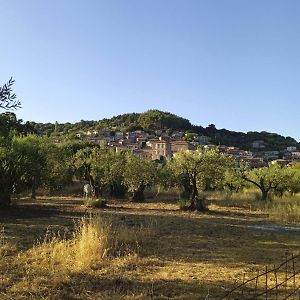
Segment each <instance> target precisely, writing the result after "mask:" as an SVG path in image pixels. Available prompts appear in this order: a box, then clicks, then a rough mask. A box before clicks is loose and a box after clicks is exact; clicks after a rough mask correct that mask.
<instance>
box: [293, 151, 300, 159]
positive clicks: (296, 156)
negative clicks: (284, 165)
mask: <svg viewBox="0 0 300 300" xmlns="http://www.w3.org/2000/svg"><path fill="white" fill-rule="evenodd" d="M292 160H296V161H300V151H294V152H292Z"/></svg>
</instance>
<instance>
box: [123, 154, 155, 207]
mask: <svg viewBox="0 0 300 300" xmlns="http://www.w3.org/2000/svg"><path fill="white" fill-rule="evenodd" d="M156 180H157V166H156V163H155V162H153V161H148V160H143V159H141V158H139V157H137V156H135V155H133V154H130V153H128V154H127V155H126V164H125V170H124V179H123V183H124V185H125V186H126V187H127V188H128V191H129V192H130V193H131V194H132V195H131V200H132V201H136V202H138V201H144V200H145V195H144V191H145V189H146V187H148V186H151V185H153V184H155V183H156Z"/></svg>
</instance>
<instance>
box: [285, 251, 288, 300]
mask: <svg viewBox="0 0 300 300" xmlns="http://www.w3.org/2000/svg"><path fill="white" fill-rule="evenodd" d="M287 295H288V252H287V251H286V252H285V297H287Z"/></svg>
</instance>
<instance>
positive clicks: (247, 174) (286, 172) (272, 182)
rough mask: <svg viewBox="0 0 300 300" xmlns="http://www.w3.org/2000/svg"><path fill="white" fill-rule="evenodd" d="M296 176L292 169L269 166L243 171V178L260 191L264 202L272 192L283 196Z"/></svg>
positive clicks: (274, 165)
mask: <svg viewBox="0 0 300 300" xmlns="http://www.w3.org/2000/svg"><path fill="white" fill-rule="evenodd" d="M294 175H295V172H294V171H293V170H292V169H289V168H282V167H280V166H279V165H278V164H269V165H268V166H267V167H263V168H256V169H252V170H248V171H243V172H242V174H241V177H242V178H243V179H244V180H245V181H247V182H249V183H251V184H253V185H254V186H256V187H257V188H259V189H260V191H261V199H262V200H268V199H269V197H270V192H271V191H273V192H275V194H277V195H281V196H282V195H283V193H284V192H285V191H288V190H289V189H290V187H291V185H290V183H291V182H292V179H293V177H294Z"/></svg>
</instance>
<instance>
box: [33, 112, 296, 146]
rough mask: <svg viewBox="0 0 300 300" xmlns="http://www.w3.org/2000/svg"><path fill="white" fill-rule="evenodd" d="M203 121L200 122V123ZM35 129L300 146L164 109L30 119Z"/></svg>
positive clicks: (271, 135) (275, 136) (288, 139)
mask: <svg viewBox="0 0 300 300" xmlns="http://www.w3.org/2000/svg"><path fill="white" fill-rule="evenodd" d="M199 123H200V122H199ZM30 125H31V126H33V127H34V128H35V131H36V132H38V133H39V134H41V135H51V134H55V133H60V134H63V135H67V134H70V132H71V133H74V132H78V131H86V130H89V129H95V130H98V131H101V130H104V129H108V130H111V131H112V132H116V131H123V132H127V131H134V130H145V131H146V132H150V133H151V132H155V131H156V130H163V131H166V132H168V133H172V132H174V131H182V132H183V133H185V132H189V133H194V134H197V135H205V136H208V137H210V138H211V142H212V143H214V144H217V145H226V146H235V147H239V148H241V149H245V150H251V149H252V143H253V142H254V141H256V140H263V141H264V142H265V148H264V150H283V149H286V147H288V146H298V143H297V141H296V140H295V139H293V138H291V137H284V136H281V135H279V134H276V133H269V132H266V131H262V132H247V133H244V132H235V131H230V130H226V129H217V128H216V127H215V125H213V124H210V125H209V126H207V127H202V126H199V125H192V124H191V123H190V121H189V120H187V119H185V118H182V117H179V116H177V115H175V114H172V113H169V112H163V111H159V110H156V109H153V110H148V111H146V112H144V113H126V114H122V115H118V116H114V117H112V118H111V119H102V120H99V121H85V120H81V121H80V122H77V123H75V124H71V123H64V124H58V123H56V124H51V123H46V124H43V123H35V122H30Z"/></svg>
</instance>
